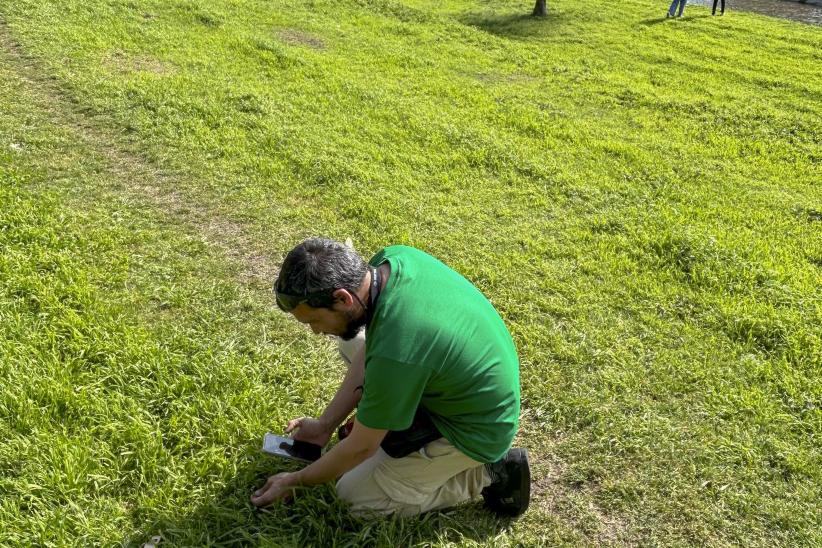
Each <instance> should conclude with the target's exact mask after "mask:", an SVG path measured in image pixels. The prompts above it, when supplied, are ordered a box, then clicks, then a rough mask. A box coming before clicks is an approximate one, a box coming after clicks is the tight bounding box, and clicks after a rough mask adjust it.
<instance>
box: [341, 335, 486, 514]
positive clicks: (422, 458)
mask: <svg viewBox="0 0 822 548" xmlns="http://www.w3.org/2000/svg"><path fill="white" fill-rule="evenodd" d="M364 344H365V337H364V335H363V334H360V335H359V336H358V337H357V338H356V339H353V340H351V341H340V354H341V355H342V357H343V359H344V360H345V361H346V362H347V363H351V357H352V356H353V355H354V354H355V353H356V352H357V351H359V350H361V349H362V346H363V345H364ZM490 483H491V479H490V478H489V476H488V473H487V472H486V471H485V466H484V465H483V464H482V463H480V462H477V461H475V460H474V459H472V458H471V457H469V456H467V455H466V454H464V453H463V452H462V451H460V450H459V449H457V448H456V447H454V445H453V444H452V443H451V442H449V441H448V440H446V439H445V438H440V439H438V440H436V441H432V442H431V443H429V444H428V445H426V446H425V447H423V448H422V449H420V450H419V451H417V452H414V453H411V454H410V455H408V456H405V457H403V458H401V459H394V458H391V457H389V456H388V455H387V454H386V453H385V451H383V450H382V449H378V450H377V453H376V454H374V456H372V457H371V458H369V459H368V460H366V461H365V462H363V463H362V464H360V465H359V466H357V467H356V468H354V469H352V470H350V471H349V472H348V473H346V474H344V475H343V476H342V477H341V478H340V480H339V481H338V482H337V494H338V495H339V497H340V498H342V499H343V500H345V501H346V502H348V503H349V504H351V511H352V512H354V513H355V514H367V513H372V512H377V513H381V514H391V513H394V512H397V513H399V514H401V515H405V516H410V515H415V514H420V513H422V512H427V511H429V510H437V509H440V508H448V507H451V506H455V505H457V504H459V503H461V502H465V501H469V500H474V499H476V498H478V497H479V496H480V493H481V492H482V490H483V488H484V487H486V486H488V485H489V484H490Z"/></svg>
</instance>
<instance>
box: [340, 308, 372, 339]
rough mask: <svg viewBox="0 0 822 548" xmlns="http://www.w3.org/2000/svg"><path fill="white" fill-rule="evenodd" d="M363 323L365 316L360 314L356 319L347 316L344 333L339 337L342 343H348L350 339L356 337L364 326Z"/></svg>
mask: <svg viewBox="0 0 822 548" xmlns="http://www.w3.org/2000/svg"><path fill="white" fill-rule="evenodd" d="M365 321H366V317H365V314H360V316H359V317H358V318H355V317H353V316H349V317H348V323H347V324H346V325H345V331H343V332H342V334H340V335H339V337H340V338H341V339H342V340H344V341H350V340H351V339H353V338H354V337H356V336H357V334H358V333H359V332H360V330H361V329H362V328H363V326H365Z"/></svg>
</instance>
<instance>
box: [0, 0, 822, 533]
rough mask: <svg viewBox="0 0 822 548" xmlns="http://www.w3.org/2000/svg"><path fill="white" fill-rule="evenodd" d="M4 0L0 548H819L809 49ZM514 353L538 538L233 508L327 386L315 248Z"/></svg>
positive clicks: (708, 31) (560, 12)
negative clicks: (410, 272) (158, 537)
mask: <svg viewBox="0 0 822 548" xmlns="http://www.w3.org/2000/svg"><path fill="white" fill-rule="evenodd" d="M530 7H531V6H530V4H528V5H526V4H524V3H522V2H520V1H516V2H513V1H507V2H503V3H485V2H477V1H474V2H471V1H448V2H430V1H423V0H405V1H404V2H398V1H392V0H342V1H338V2H327V1H313V2H294V1H286V2H279V1H278V2H271V1H267V2H262V1H257V0H233V1H229V0H190V1H180V2H176V3H175V2H160V1H150V0H98V1H94V2H88V1H83V2H81V1H79V0H63V1H61V2H56V1H53V0H36V1H35V0H9V1H6V2H3V3H2V5H0V545H12V546H17V545H20V546H25V545H53V546H63V545H78V546H88V545H115V544H127V545H133V544H140V543H142V542H145V541H146V540H148V538H149V537H150V536H151V535H154V534H162V535H163V536H164V538H165V539H166V542H167V543H168V544H171V545H180V546H187V545H205V544H215V545H228V544H243V543H247V544H263V545H277V546H279V545H287V546H290V545H294V546H305V545H318V546H325V545H331V544H334V543H336V544H338V545H357V546H359V545H413V544H422V545H437V546H439V545H442V546H445V545H466V546H470V545H476V544H479V545H489V546H498V545H517V544H521V545H538V544H548V545H555V544H569V545H578V544H631V543H634V544H665V545H670V544H674V545H680V544H712V545H727V544H741V545H759V546H772V545H785V546H789V545H790V546H794V545H819V544H822V535H821V534H820V531H822V514H820V510H819V508H820V492H822V449H820V447H822V443H820V438H821V437H822V382H821V381H820V378H822V328H820V325H822V289H821V288H822V186H820V184H819V182H820V181H822V168H821V167H820V162H822V137H820V136H822V107H821V106H820V105H822V78H820V76H819V69H818V67H819V65H820V61H822V53H820V51H822V50H821V49H820V47H819V46H820V44H822V30H820V28H819V27H813V26H807V25H802V24H798V23H791V22H787V21H780V20H775V19H770V18H765V17H760V16H756V15H751V14H746V13H736V12H731V13H730V14H727V15H726V16H725V17H723V18H721V19H720V18H710V17H705V16H706V15H707V14H708V10H707V9H705V8H701V7H696V6H693V7H689V8H688V11H687V12H686V17H685V18H684V19H682V20H676V21H664V20H662V18H661V15H664V10H665V8H666V7H667V6H665V5H661V4H658V3H653V2H650V1H648V0H629V1H627V2H622V3H617V4H613V3H605V2H602V1H600V0H595V1H594V3H593V4H590V3H589V4H579V3H573V2H565V1H559V0H558V1H555V2H553V3H551V4H550V9H551V12H550V15H549V17H548V18H547V19H545V20H532V19H531V18H529V17H526V16H525V15H526V14H527V13H528V11H529V9H530ZM317 234H322V235H329V236H332V237H337V238H345V237H347V236H351V237H352V238H353V239H354V241H355V244H356V246H357V247H358V248H359V249H360V250H361V251H363V252H364V253H366V254H368V253H370V252H373V251H375V250H377V249H379V248H380V247H381V246H383V245H386V244H390V243H405V244H410V245H416V246H418V247H421V248H423V249H425V250H428V251H430V252H432V253H434V254H435V255H437V256H438V257H440V258H442V259H443V260H445V261H446V262H447V263H448V264H450V265H452V266H453V267H455V268H456V269H457V270H459V271H460V272H462V273H463V274H465V275H466V276H467V277H468V278H469V279H471V280H472V281H473V282H474V283H476V284H477V285H478V286H479V287H480V288H481V289H482V290H483V291H484V292H485V294H486V295H488V296H489V297H490V298H491V300H492V301H493V302H494V304H495V305H496V306H497V308H498V309H499V310H500V312H501V313H502V315H503V317H504V318H505V320H506V322H507V324H508V325H509V327H510V329H511V331H512V333H513V334H514V337H515V339H516V342H517V345H518V347H519V350H520V353H521V359H522V384H523V417H522V430H521V432H520V435H519V438H518V443H519V444H521V445H525V446H527V447H529V448H530V449H531V454H532V456H533V459H534V463H533V466H534V479H535V485H534V498H533V505H532V508H531V510H530V511H529V513H528V514H526V516H525V517H524V518H522V519H520V520H518V521H516V522H513V523H509V522H504V521H498V520H495V519H493V518H491V517H490V516H488V515H486V513H485V512H484V511H483V510H482V509H480V508H479V507H478V506H477V505H468V506H466V507H463V508H460V509H457V510H455V511H453V512H450V513H445V514H432V515H428V516H425V517H423V518H414V519H391V520H384V521H377V522H366V521H361V520H358V519H355V518H353V517H351V516H349V515H348V514H347V513H346V511H345V509H344V506H343V505H342V504H341V503H340V502H339V501H337V500H336V499H335V498H334V495H333V490H331V489H330V488H324V489H315V490H311V491H305V492H303V493H300V495H299V497H298V499H297V501H296V503H295V505H293V506H290V507H277V508H275V509H273V510H272V511H271V512H270V513H258V512H256V511H254V510H253V509H252V508H251V506H250V504H249V502H248V495H249V493H250V491H251V490H252V489H253V488H254V487H255V486H257V485H258V484H259V483H260V482H261V480H262V478H264V477H265V476H266V475H267V474H270V473H273V472H275V471H277V470H280V469H281V467H282V466H286V465H283V464H282V463H280V462H277V461H274V460H271V459H267V458H264V457H262V456H261V455H260V454H259V451H258V446H259V444H260V440H261V436H262V434H263V432H265V431H266V430H278V429H281V428H282V426H283V425H284V423H285V422H286V421H287V419H289V418H291V417H294V416H297V415H300V414H316V413H319V412H320V411H321V410H322V408H323V405H324V403H325V402H326V401H327V399H328V398H329V397H330V396H331V394H332V393H333V390H334V386H335V383H336V382H337V379H339V378H340V375H341V373H342V366H341V365H340V364H338V363H337V362H336V358H335V353H334V351H333V348H332V347H331V346H330V345H329V344H327V343H325V342H323V341H321V340H318V339H317V338H316V337H313V336H311V335H310V333H308V332H306V330H305V329H304V328H302V327H300V326H299V325H297V324H296V323H295V322H291V321H289V320H288V318H286V317H284V316H282V315H281V314H279V313H277V312H276V310H275V308H274V307H272V300H271V296H270V294H269V285H270V282H271V280H272V276H273V274H274V273H275V272H276V268H277V265H278V263H279V260H280V258H281V257H282V256H283V254H284V253H286V252H287V251H288V250H289V249H290V248H291V247H292V246H293V245H294V244H295V243H296V242H298V241H300V240H301V239H302V238H304V237H307V236H311V235H317Z"/></svg>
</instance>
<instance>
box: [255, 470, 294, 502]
mask: <svg viewBox="0 0 822 548" xmlns="http://www.w3.org/2000/svg"><path fill="white" fill-rule="evenodd" d="M298 485H299V482H298V481H297V474H293V473H290V472H283V473H282V474H277V475H275V476H271V477H270V478H268V481H267V482H265V485H263V486H262V487H260V488H259V489H257V490H256V491H254V493H253V494H252V495H251V503H252V504H253V505H254V506H256V507H257V508H263V507H265V506H268V505H269V504H271V503H273V502H276V501H278V500H286V499H289V498H291V496H292V495H293V494H294V488H295V487H297V486H298Z"/></svg>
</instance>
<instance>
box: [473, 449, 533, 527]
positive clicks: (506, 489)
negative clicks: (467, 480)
mask: <svg viewBox="0 0 822 548" xmlns="http://www.w3.org/2000/svg"><path fill="white" fill-rule="evenodd" d="M485 469H486V470H488V475H489V476H491V485H489V486H488V487H486V488H485V489H483V490H482V498H484V499H485V504H486V505H487V506H488V508H490V509H491V510H492V511H493V512H494V513H496V514H499V515H503V516H509V517H515V516H519V515H522V514H523V513H524V512H525V511H526V510H527V509H528V503H529V502H530V500H531V468H530V466H528V450H527V449H520V448H514V449H511V450H510V451H508V454H506V455H505V456H504V457H503V458H502V460H499V461H497V462H494V463H491V464H486V465H485Z"/></svg>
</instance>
